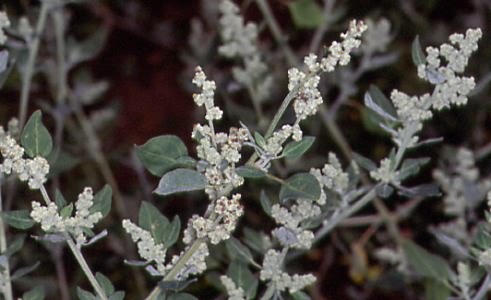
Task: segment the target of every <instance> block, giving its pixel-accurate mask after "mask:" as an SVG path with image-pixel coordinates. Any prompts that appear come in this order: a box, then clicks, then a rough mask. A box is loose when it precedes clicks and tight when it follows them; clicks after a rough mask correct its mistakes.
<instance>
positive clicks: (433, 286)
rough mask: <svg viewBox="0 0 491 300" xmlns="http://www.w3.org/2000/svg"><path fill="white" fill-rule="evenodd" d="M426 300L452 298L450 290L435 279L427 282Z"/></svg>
mask: <svg viewBox="0 0 491 300" xmlns="http://www.w3.org/2000/svg"><path fill="white" fill-rule="evenodd" d="M424 284H425V295H426V297H425V299H431V300H447V299H448V298H449V297H450V294H451V292H450V289H449V288H448V287H447V286H446V285H444V284H442V283H441V282H439V281H437V280H434V279H427V280H425V283H424Z"/></svg>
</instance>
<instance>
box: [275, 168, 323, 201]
mask: <svg viewBox="0 0 491 300" xmlns="http://www.w3.org/2000/svg"><path fill="white" fill-rule="evenodd" d="M320 196H321V187H320V184H319V181H317V179H316V178H315V176H314V175H312V174H309V173H298V174H295V175H293V176H292V177H290V178H288V179H287V180H286V181H285V182H284V183H283V185H282V186H281V189H280V195H279V197H280V201H282V202H284V201H287V200H289V199H305V200H312V201H315V200H317V199H319V198H320Z"/></svg>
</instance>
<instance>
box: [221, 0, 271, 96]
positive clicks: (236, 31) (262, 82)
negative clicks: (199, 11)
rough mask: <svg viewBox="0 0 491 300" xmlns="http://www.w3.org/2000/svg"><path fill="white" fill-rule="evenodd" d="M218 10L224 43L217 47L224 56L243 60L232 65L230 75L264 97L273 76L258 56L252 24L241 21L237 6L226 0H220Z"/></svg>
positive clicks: (256, 34)
mask: <svg viewBox="0 0 491 300" xmlns="http://www.w3.org/2000/svg"><path fill="white" fill-rule="evenodd" d="M219 10H220V13H221V15H222V16H221V18H220V21H219V22H220V35H221V37H222V40H223V42H224V45H222V46H220V48H219V49H218V50H219V52H220V54H222V55H223V56H225V57H228V58H241V59H242V60H243V63H244V68H240V67H234V68H233V70H232V72H233V75H234V78H235V79H236V80H237V81H238V82H239V83H241V84H243V85H244V86H246V87H252V88H254V89H255V91H256V92H255V94H256V97H257V98H258V100H264V99H265V98H266V97H267V96H268V95H269V91H270V89H271V86H272V84H273V78H272V77H271V76H268V75H267V71H268V67H267V65H266V64H265V63H264V62H263V61H262V60H261V57H260V53H259V51H258V48H257V46H256V45H257V36H258V31H257V27H256V25H255V24H254V23H250V22H249V23H247V24H245V22H244V18H243V17H242V16H241V15H240V14H239V7H238V6H237V5H235V4H234V3H233V2H232V1H230V0H222V1H221V2H220V5H219Z"/></svg>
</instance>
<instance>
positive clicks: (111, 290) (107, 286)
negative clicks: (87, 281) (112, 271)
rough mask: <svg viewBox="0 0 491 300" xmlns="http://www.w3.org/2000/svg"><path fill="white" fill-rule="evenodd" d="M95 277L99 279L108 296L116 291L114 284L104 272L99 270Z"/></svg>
mask: <svg viewBox="0 0 491 300" xmlns="http://www.w3.org/2000/svg"><path fill="white" fill-rule="evenodd" d="M95 278H96V279H97V282H98V283H99V284H100V286H101V287H102V289H103V290H104V293H105V294H106V296H108V297H109V296H110V295H112V294H113V293H114V285H113V284H112V283H111V280H109V278H107V277H106V276H104V274H102V273H99V272H97V273H95Z"/></svg>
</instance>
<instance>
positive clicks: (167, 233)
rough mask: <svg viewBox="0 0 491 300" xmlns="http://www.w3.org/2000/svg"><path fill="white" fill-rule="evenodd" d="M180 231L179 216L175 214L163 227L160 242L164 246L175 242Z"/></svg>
mask: <svg viewBox="0 0 491 300" xmlns="http://www.w3.org/2000/svg"><path fill="white" fill-rule="evenodd" d="M180 232H181V220H180V219H179V216H175V217H174V219H173V220H172V222H170V223H169V224H168V225H167V226H166V227H165V229H164V233H163V238H162V242H163V243H164V245H165V247H166V248H169V247H171V246H172V245H174V244H175V243H176V242H177V239H178V238H179V233H180Z"/></svg>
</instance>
